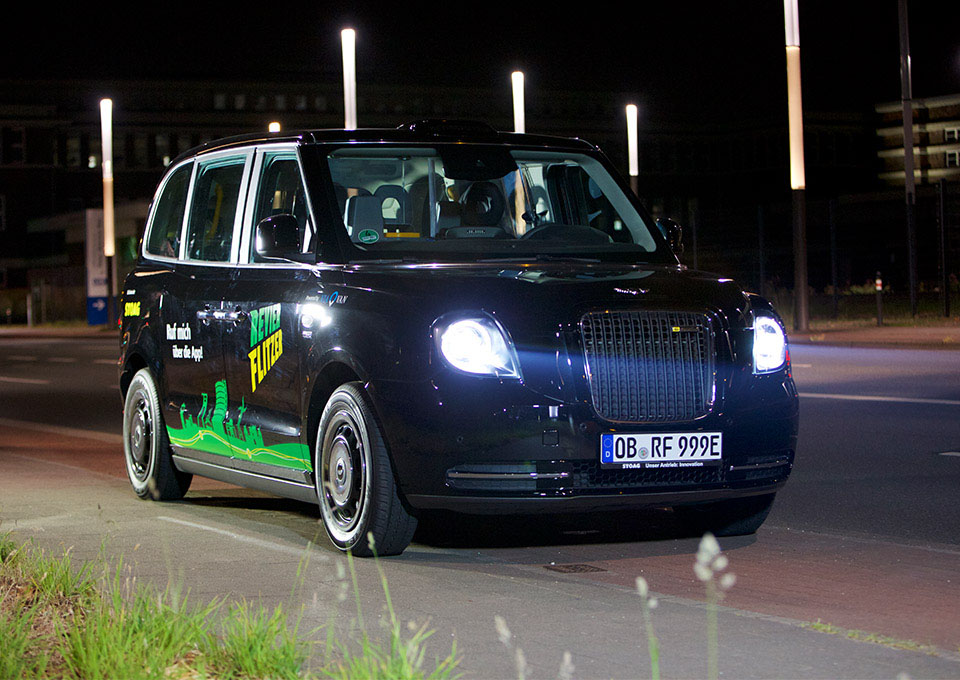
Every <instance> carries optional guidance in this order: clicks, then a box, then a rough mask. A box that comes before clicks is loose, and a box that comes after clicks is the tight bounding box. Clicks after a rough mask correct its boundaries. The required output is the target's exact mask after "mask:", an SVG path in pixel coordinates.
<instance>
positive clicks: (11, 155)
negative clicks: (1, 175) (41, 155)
mask: <svg viewBox="0 0 960 680" xmlns="http://www.w3.org/2000/svg"><path fill="white" fill-rule="evenodd" d="M0 134H2V137H0V142H2V143H0V163H2V164H3V165H10V164H12V163H23V158H24V154H23V137H24V133H23V128H22V127H5V128H3V131H2V133H0Z"/></svg>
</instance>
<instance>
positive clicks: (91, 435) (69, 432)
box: [0, 418, 123, 444]
mask: <svg viewBox="0 0 960 680" xmlns="http://www.w3.org/2000/svg"><path fill="white" fill-rule="evenodd" d="M0 425H6V426H7V427H19V428H21V429H23V430H33V431H34V432H50V433H51V434H59V435H64V436H67V437H81V438H84V439H95V440H96V441H99V442H106V443H108V444H122V443H123V437H122V436H121V435H119V434H113V433H110V432H97V431H96V430H81V429H80V428H78V427H62V426H60V425H46V424H44V423H33V422H30V421H29V420H14V419H13V418H0Z"/></svg>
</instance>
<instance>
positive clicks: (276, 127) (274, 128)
mask: <svg viewBox="0 0 960 680" xmlns="http://www.w3.org/2000/svg"><path fill="white" fill-rule="evenodd" d="M267 132H271V133H272V132H280V123H279V122H277V121H273V122H272V123H270V124H269V125H267Z"/></svg>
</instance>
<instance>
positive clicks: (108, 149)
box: [100, 99, 117, 325]
mask: <svg viewBox="0 0 960 680" xmlns="http://www.w3.org/2000/svg"><path fill="white" fill-rule="evenodd" d="M100 150H101V152H102V164H103V254H104V257H106V259H107V323H108V324H110V325H112V324H113V322H114V321H116V320H117V299H116V296H115V295H114V286H115V281H114V276H113V267H114V261H113V260H114V256H115V255H116V238H115V236H114V213H113V101H111V100H110V99H101V100H100Z"/></svg>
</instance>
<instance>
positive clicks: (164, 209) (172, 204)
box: [146, 163, 193, 257]
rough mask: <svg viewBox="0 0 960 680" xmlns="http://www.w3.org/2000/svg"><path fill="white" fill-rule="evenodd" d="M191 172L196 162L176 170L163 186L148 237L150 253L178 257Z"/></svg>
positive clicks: (148, 250)
mask: <svg viewBox="0 0 960 680" xmlns="http://www.w3.org/2000/svg"><path fill="white" fill-rule="evenodd" d="M192 173H193V163H187V164H186V165H182V166H180V167H179V168H177V169H176V170H174V172H173V174H172V175H170V178H169V179H168V180H167V182H166V183H165V184H164V185H163V191H162V193H161V194H160V197H159V198H158V199H157V208H156V210H155V211H154V213H153V222H152V223H151V225H150V229H149V231H148V236H147V246H146V248H147V252H148V253H150V254H151V255H161V256H163V257H177V254H178V253H179V251H180V231H181V228H182V227H183V216H184V213H185V212H186V207H187V190H188V189H189V188H190V176H191V174H192Z"/></svg>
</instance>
